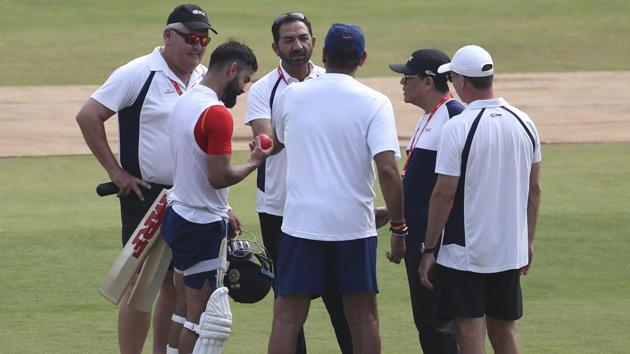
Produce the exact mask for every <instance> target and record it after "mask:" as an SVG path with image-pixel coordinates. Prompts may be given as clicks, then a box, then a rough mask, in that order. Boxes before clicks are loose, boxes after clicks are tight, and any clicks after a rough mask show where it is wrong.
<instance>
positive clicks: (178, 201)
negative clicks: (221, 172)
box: [168, 85, 234, 224]
mask: <svg viewBox="0 0 630 354" xmlns="http://www.w3.org/2000/svg"><path fill="white" fill-rule="evenodd" d="M198 124H203V125H204V127H206V128H201V127H200V126H198ZM233 124H234V122H233V119H232V116H231V114H230V113H229V111H227V109H226V108H225V107H224V106H223V103H222V102H221V101H219V99H218V97H217V94H216V93H215V92H214V91H213V90H212V89H210V88H209V87H207V86H204V85H198V86H197V87H195V88H193V89H192V90H190V91H189V92H187V93H185V94H184V95H182V97H181V98H180V99H179V100H177V102H176V103H175V105H174V106H173V112H172V113H171V116H170V118H169V130H170V134H171V146H172V156H173V159H174V161H175V176H174V184H173V188H172V189H171V191H170V193H169V195H168V203H169V206H172V207H173V210H174V211H175V212H176V213H177V214H179V215H180V216H181V217H183V218H184V219H186V220H188V221H190V222H194V223H198V224H209V223H211V222H215V221H219V220H221V219H227V217H228V214H227V213H228V210H229V204H228V192H229V189H228V188H222V189H214V188H213V187H212V186H211V185H210V183H209V182H208V152H206V151H204V149H207V148H208V144H207V143H208V140H209V139H208V136H209V135H210V136H212V134H216V133H215V132H212V131H211V130H212V129H213V127H217V126H221V127H224V126H225V127H226V129H222V130H221V131H220V132H219V134H221V139H218V138H217V139H214V140H215V141H219V140H221V141H225V142H228V144H229V142H230V141H231V138H232V133H231V129H232V126H233ZM196 128H197V129H196ZM228 131H229V133H228ZM202 135H203V136H202ZM215 137H216V135H215ZM210 139H212V138H210ZM200 143H201V145H202V146H200ZM218 148H219V149H221V150H222V152H221V153H219V154H221V155H223V154H229V153H231V145H230V146H229V148H225V147H218ZM228 151H229V152H228ZM212 154H213V155H214V154H215V153H212Z"/></svg>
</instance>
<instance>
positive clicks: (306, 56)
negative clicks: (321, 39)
mask: <svg viewBox="0 0 630 354" xmlns="http://www.w3.org/2000/svg"><path fill="white" fill-rule="evenodd" d="M312 54H313V51H312V50H311V51H306V50H304V49H302V50H294V51H292V52H290V53H289V55H284V53H282V52H279V54H278V56H279V57H280V59H281V60H282V62H284V63H285V64H287V65H291V66H301V65H304V64H306V63H308V61H309V60H311V55H312Z"/></svg>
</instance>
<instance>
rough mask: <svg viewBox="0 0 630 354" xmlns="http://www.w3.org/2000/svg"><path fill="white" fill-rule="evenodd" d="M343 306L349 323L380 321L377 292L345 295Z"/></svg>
mask: <svg viewBox="0 0 630 354" xmlns="http://www.w3.org/2000/svg"><path fill="white" fill-rule="evenodd" d="M343 308H344V313H345V315H346V320H347V321H348V324H349V325H351V326H352V325H354V324H357V323H366V322H376V323H378V313H377V310H376V294H372V293H369V294H357V295H344V296H343Z"/></svg>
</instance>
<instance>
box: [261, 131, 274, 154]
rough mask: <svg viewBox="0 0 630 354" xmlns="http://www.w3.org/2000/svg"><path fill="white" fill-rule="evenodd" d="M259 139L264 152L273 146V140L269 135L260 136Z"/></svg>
mask: <svg viewBox="0 0 630 354" xmlns="http://www.w3.org/2000/svg"><path fill="white" fill-rule="evenodd" d="M258 138H259V139H260V147H262V148H263V150H267V149H269V148H270V147H271V145H272V144H273V140H271V138H270V137H269V135H267V134H258Z"/></svg>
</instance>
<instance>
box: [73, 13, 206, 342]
mask: <svg viewBox="0 0 630 354" xmlns="http://www.w3.org/2000/svg"><path fill="white" fill-rule="evenodd" d="M209 30H210V31H212V32H214V33H216V31H215V30H214V29H213V28H212V26H211V25H210V23H209V22H208V17H207V16H206V13H205V11H204V10H203V9H201V8H200V7H199V6H197V5H192V4H185V5H180V6H177V7H176V8H175V9H174V10H173V12H171V14H170V15H169V17H168V20H167V22H166V27H165V28H164V31H163V38H164V46H160V47H157V48H155V49H154V50H153V52H152V53H151V54H149V55H146V56H143V57H140V58H137V59H134V60H132V61H131V62H129V63H127V64H125V65H123V66H122V67H120V68H118V69H117V70H116V71H114V72H113V73H112V74H111V76H110V77H109V78H108V79H107V81H106V82H105V83H104V84H103V85H102V86H101V87H100V88H99V89H98V90H96V92H94V93H93V94H92V96H90V98H89V99H88V100H87V102H86V103H85V104H84V106H83V108H81V111H79V113H78V114H77V117H76V119H77V123H78V124H79V127H80V128H81V132H82V133H83V137H84V139H85V142H86V143H87V145H88V146H89V148H90V150H92V153H94V155H95V156H96V158H97V159H98V161H99V162H100V163H101V165H102V166H103V168H104V169H105V171H106V172H107V173H108V175H109V177H110V178H111V180H112V182H114V184H116V186H118V188H119V189H120V192H119V193H118V196H119V198H120V210H121V220H122V242H123V244H125V243H126V242H127V240H128V239H129V237H130V235H131V233H132V232H133V230H134V229H135V228H136V226H137V225H138V223H139V222H140V220H141V219H142V217H143V216H144V214H145V213H146V211H147V210H148V208H149V207H150V206H151V204H152V203H153V201H154V199H155V198H156V197H157V196H158V194H159V193H160V191H161V190H162V189H163V188H168V187H169V186H170V185H172V184H173V161H172V154H171V148H170V142H169V136H168V128H167V121H168V117H169V114H170V112H171V108H172V106H173V104H174V102H175V99H176V98H178V97H179V95H181V94H182V93H183V92H185V91H187V90H189V89H190V88H192V87H194V86H195V85H197V83H198V82H199V81H200V80H201V79H202V78H203V76H204V74H205V73H206V68H205V67H204V66H203V65H201V64H200V62H201V59H202V57H203V55H204V53H205V50H206V46H207V45H208V44H209V43H210V37H209V36H208V31H209ZM114 114H118V120H119V134H120V164H119V163H118V161H117V160H116V158H115V156H114V154H113V152H112V150H111V148H110V146H109V144H108V142H107V137H106V135H105V128H104V122H105V121H106V120H107V119H109V118H110V117H111V116H113V115H114ZM172 276H173V273H172V271H169V272H168V273H167V275H166V277H165V279H164V282H163V284H162V290H161V291H160V297H159V299H158V301H157V305H156V310H155V314H154V319H153V322H154V334H153V352H154V353H164V352H165V350H166V341H167V338H168V330H169V325H170V319H171V314H172V313H173V307H174V303H175V290H174V287H173V278H172ZM133 283H134V282H133V281H132V284H131V286H130V288H129V289H131V288H132V287H133ZM128 295H129V292H128V293H127V294H125V296H124V297H123V299H122V300H121V305H120V311H119V315H118V342H119V347H120V352H121V353H140V352H142V347H143V345H144V341H145V338H146V335H147V332H148V329H149V325H150V315H149V314H148V313H145V312H142V311H138V310H136V309H133V308H131V307H129V306H127V298H128Z"/></svg>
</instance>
